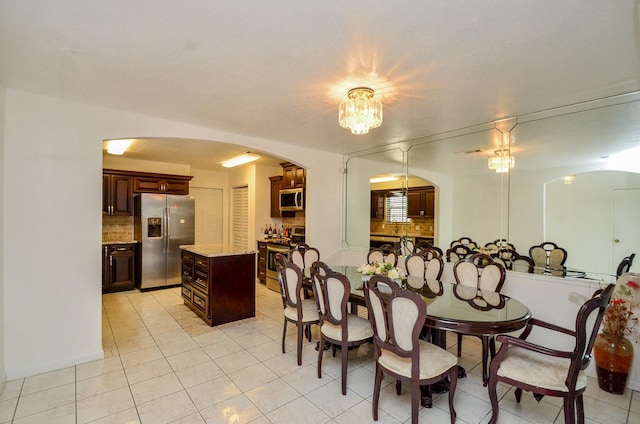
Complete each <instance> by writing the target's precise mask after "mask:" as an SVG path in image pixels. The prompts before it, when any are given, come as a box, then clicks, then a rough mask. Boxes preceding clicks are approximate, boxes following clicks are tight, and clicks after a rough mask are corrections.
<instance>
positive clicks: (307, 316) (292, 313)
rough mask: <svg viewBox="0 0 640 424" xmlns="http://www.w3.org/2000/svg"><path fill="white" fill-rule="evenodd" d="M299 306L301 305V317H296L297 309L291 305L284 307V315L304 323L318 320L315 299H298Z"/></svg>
mask: <svg viewBox="0 0 640 424" xmlns="http://www.w3.org/2000/svg"><path fill="white" fill-rule="evenodd" d="M300 306H301V307H302V318H299V317H298V309H297V308H295V307H292V306H287V307H286V308H284V316H285V317H286V318H288V319H289V320H291V321H299V322H302V323H305V324H306V323H317V322H318V308H317V307H316V301H315V300H313V299H302V300H300Z"/></svg>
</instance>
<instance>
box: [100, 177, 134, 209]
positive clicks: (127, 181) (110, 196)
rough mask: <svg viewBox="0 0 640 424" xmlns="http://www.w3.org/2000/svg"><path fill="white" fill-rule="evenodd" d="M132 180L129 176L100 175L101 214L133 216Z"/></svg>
mask: <svg viewBox="0 0 640 424" xmlns="http://www.w3.org/2000/svg"><path fill="white" fill-rule="evenodd" d="M132 185H133V184H132V178H131V177H130V176H129V175H123V174H118V173H111V172H108V171H105V172H103V174H102V213H104V214H106V215H120V216H131V215H133V190H132Z"/></svg>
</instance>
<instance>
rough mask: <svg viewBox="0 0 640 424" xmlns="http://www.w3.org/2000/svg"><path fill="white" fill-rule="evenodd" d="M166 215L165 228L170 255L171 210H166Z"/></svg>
mask: <svg viewBox="0 0 640 424" xmlns="http://www.w3.org/2000/svg"><path fill="white" fill-rule="evenodd" d="M164 210H165V215H166V221H165V222H166V225H165V227H166V228H167V236H166V237H167V238H166V243H167V253H169V252H170V251H171V211H170V210H169V208H165V209H164Z"/></svg>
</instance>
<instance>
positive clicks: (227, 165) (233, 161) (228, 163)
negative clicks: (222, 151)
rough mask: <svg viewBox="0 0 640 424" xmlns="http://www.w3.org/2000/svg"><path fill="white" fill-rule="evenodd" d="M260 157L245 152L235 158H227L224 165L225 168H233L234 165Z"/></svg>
mask: <svg viewBox="0 0 640 424" xmlns="http://www.w3.org/2000/svg"><path fill="white" fill-rule="evenodd" d="M259 157H260V156H258V155H255V154H253V153H245V154H243V155H240V156H236V157H235V158H231V159H229V160H225V161H224V162H222V166H224V167H225V168H233V167H234V166H238V165H244V164H245V163H249V162H253V161H254V160H258V158H259Z"/></svg>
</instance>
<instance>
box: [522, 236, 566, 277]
mask: <svg viewBox="0 0 640 424" xmlns="http://www.w3.org/2000/svg"><path fill="white" fill-rule="evenodd" d="M529 256H530V257H531V259H533V262H534V263H535V269H534V273H536V274H542V273H543V272H546V271H550V272H551V274H552V275H557V274H558V275H564V263H565V262H566V261H567V251H566V250H565V249H563V248H562V247H560V246H558V245H557V244H555V243H554V242H552V241H545V242H544V243H540V244H538V245H535V246H531V247H530V248H529Z"/></svg>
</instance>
